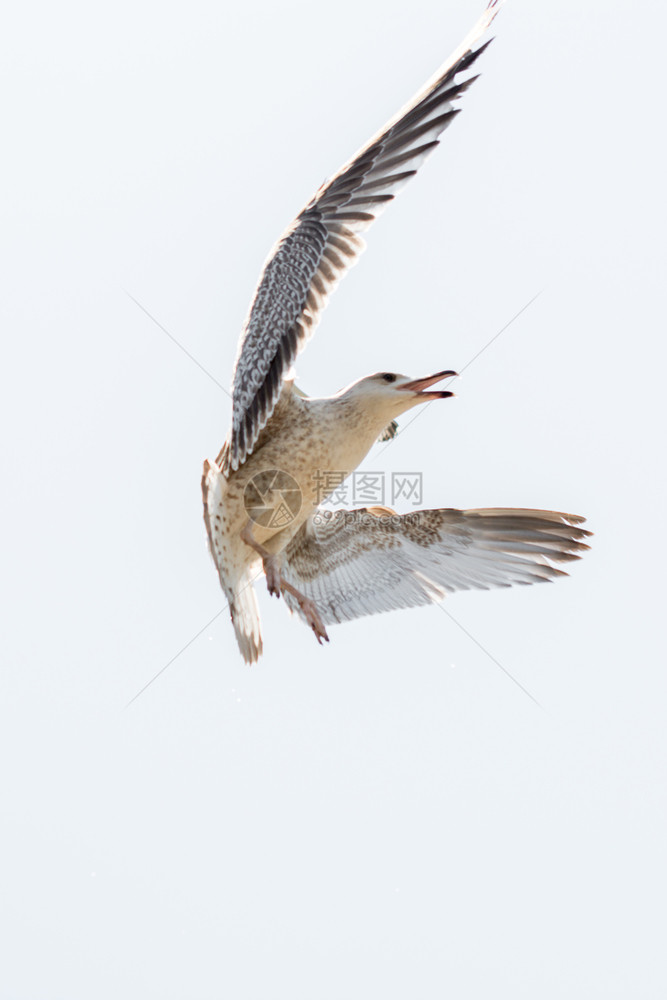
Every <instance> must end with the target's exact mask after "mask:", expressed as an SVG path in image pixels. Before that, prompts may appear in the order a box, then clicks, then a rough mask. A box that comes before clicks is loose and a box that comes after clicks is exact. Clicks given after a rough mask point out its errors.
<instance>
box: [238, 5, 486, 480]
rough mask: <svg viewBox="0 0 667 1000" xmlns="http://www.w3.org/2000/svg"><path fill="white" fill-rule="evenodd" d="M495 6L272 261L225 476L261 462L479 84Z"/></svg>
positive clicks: (242, 375)
mask: <svg viewBox="0 0 667 1000" xmlns="http://www.w3.org/2000/svg"><path fill="white" fill-rule="evenodd" d="M499 5H500V0H491V2H490V3H489V5H488V7H487V9H486V11H485V13H484V14H483V15H482V17H481V18H480V20H479V21H478V23H477V24H476V26H475V28H474V29H473V30H472V31H471V32H470V34H469V35H468V37H467V38H466V39H465V41H464V42H463V43H462V44H461V45H460V46H459V48H458V49H457V50H456V52H455V53H454V54H453V55H452V56H451V57H450V59H448V60H447V62H446V63H445V64H444V65H443V66H442V67H441V68H440V69H439V70H438V71H437V72H436V73H435V74H434V76H433V77H432V78H431V79H430V80H429V81H428V83H427V84H426V85H425V87H424V88H423V89H422V90H421V91H420V92H419V93H418V94H416V95H415V97H414V98H413V99H412V100H411V101H410V102H409V103H408V104H407V105H406V106H405V107H404V108H403V109H402V110H401V111H400V112H399V113H398V114H397V115H395V116H394V118H392V119H391V120H390V121H389V122H387V124H386V125H385V126H384V128H382V129H381V130H380V132H378V133H377V135H375V136H373V138H372V139H371V140H370V141H369V142H368V143H367V144H366V145H365V146H364V147H363V148H362V149H361V150H359V152H358V153H356V154H355V156H353V157H352V159H351V160H350V161H349V162H348V163H346V164H345V165H344V166H343V167H341V168H340V170H338V171H337V173H336V174H335V175H334V176H333V177H332V178H331V179H330V180H328V181H326V182H325V183H324V184H323V185H322V186H321V188H320V189H319V191H318V192H317V193H316V195H315V196H314V198H312V199H311V201H310V202H309V203H308V204H307V205H306V207H305V208H304V209H303V211H302V212H301V213H300V214H299V215H298V216H297V218H296V219H295V220H294V222H293V223H292V224H291V225H290V226H289V227H288V228H287V230H286V231H285V232H284V233H283V235H282V236H281V237H280V239H279V240H278V242H277V243H276V244H275V246H274V248H273V249H272V251H271V253H270V254H269V257H268V258H267V261H266V263H265V264H264V268H263V270H262V274H261V276H260V279H259V283H258V285H257V288H256V290H255V294H254V296H253V299H252V302H251V304H250V309H249V312H248V316H247V319H246V321H245V323H244V326H243V330H242V333H241V338H240V340H239V347H238V352H237V357H236V362H235V366H234V378H233V412H232V427H231V431H230V435H229V447H228V450H227V451H226V453H225V464H224V468H223V471H224V472H225V473H226V472H228V471H230V470H234V469H237V468H238V467H239V465H240V464H241V463H242V462H243V461H244V460H245V458H246V456H247V455H248V454H250V452H252V450H253V448H254V446H255V443H256V441H257V438H258V436H259V434H260V432H261V430H262V428H263V427H264V426H265V424H266V422H267V420H268V419H269V417H270V416H271V414H272V412H273V410H274V408H275V405H276V403H277V401H278V398H279V396H280V393H281V391H282V380H283V377H284V376H285V375H286V374H287V372H288V371H289V369H290V367H291V365H292V364H293V362H294V360H295V358H296V356H297V354H299V352H300V351H301V350H302V349H303V347H304V346H305V344H306V343H307V341H308V340H309V338H310V337H311V336H312V334H313V332H314V330H315V327H316V326H317V324H318V322H319V319H320V316H321V314H322V311H323V309H324V307H325V305H326V303H327V299H328V297H329V295H330V294H331V292H332V291H333V290H334V288H335V287H336V285H337V284H338V282H339V281H340V279H341V278H342V277H343V276H344V274H345V273H346V272H347V270H348V269H349V268H350V267H351V266H352V265H353V264H354V263H355V262H356V260H357V259H358V257H359V254H360V253H361V252H362V250H363V249H364V247H365V243H364V241H363V239H362V238H361V237H360V235H359V234H360V233H362V232H364V231H365V230H366V229H368V227H369V226H370V225H371V224H372V223H373V222H374V221H375V219H376V218H377V217H378V216H379V215H380V213H381V212H382V211H383V210H384V209H385V208H386V206H387V204H388V203H389V202H390V201H392V200H393V199H394V197H395V195H396V194H397V193H398V191H399V190H400V189H401V188H402V187H403V186H404V185H405V184H406V183H407V181H408V180H410V178H411V177H413V176H414V175H415V173H416V172H417V170H418V168H419V167H420V166H421V164H422V163H423V162H424V161H425V160H426V159H427V157H428V156H430V154H431V153H432V152H433V151H434V149H435V148H436V147H437V146H438V143H439V139H438V137H439V136H440V134H441V133H442V132H443V131H444V129H446V128H447V127H448V125H450V124H451V122H452V121H453V120H454V118H455V117H456V115H457V114H458V113H459V111H458V109H455V108H454V106H453V102H455V101H456V100H457V99H458V98H459V97H461V95H462V94H463V93H464V92H465V91H466V90H467V89H468V87H469V86H470V85H471V83H473V82H474V80H475V79H477V78H476V77H472V78H468V79H466V80H463V81H461V80H459V79H458V77H459V76H460V74H461V73H464V72H465V71H466V70H468V69H469V68H470V67H471V66H472V64H473V63H474V62H475V60H476V59H477V58H478V57H479V55H480V54H481V53H482V52H483V51H484V49H485V48H486V45H488V44H489V43H488V42H487V43H486V44H485V45H482V46H480V47H479V48H477V49H474V50H473V49H472V46H473V44H474V43H475V42H476V41H477V39H478V38H479V37H480V36H481V35H482V34H483V33H484V32H485V31H486V29H487V28H488V26H489V25H490V24H491V21H492V20H493V18H494V17H495V15H496V13H497V10H498V7H499Z"/></svg>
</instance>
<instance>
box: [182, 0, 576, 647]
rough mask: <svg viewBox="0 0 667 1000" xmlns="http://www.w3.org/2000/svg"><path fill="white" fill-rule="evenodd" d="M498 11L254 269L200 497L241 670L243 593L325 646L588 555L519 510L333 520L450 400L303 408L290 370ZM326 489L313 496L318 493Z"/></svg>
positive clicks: (373, 400) (568, 521) (390, 385)
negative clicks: (422, 420) (363, 479)
mask: <svg viewBox="0 0 667 1000" xmlns="http://www.w3.org/2000/svg"><path fill="white" fill-rule="evenodd" d="M501 3H502V0H491V2H490V3H489V4H488V6H487V8H486V10H485V11H484V14H483V15H482V17H481V18H480V20H479V21H478V22H477V24H476V25H475V27H474V28H473V29H472V31H471V32H470V33H469V35H468V36H467V37H466V38H465V40H464V41H463V42H462V44H461V45H460V46H459V48H458V49H457V50H456V51H455V52H454V54H453V55H452V56H451V57H450V58H449V59H448V60H447V61H446V62H445V63H444V64H443V66H441V67H440V69H438V70H437V72H436V73H435V74H434V76H433V77H431V79H430V80H429V81H428V82H427V83H426V85H425V86H424V87H423V88H422V90H421V91H420V92H419V93H418V94H417V95H416V96H415V97H414V98H413V99H412V100H411V101H410V102H409V103H408V104H407V105H406V106H405V107H404V108H403V109H402V110H401V111H399V113H398V114H397V115H395V116H394V117H393V118H392V119H391V120H390V121H389V122H388V123H387V124H386V125H385V126H384V128H382V129H381V130H380V132H378V133H377V134H376V135H375V136H373V138H372V139H371V140H370V141H369V142H368V143H367V144H366V145H365V146H364V147H363V148H362V149H361V150H360V151H359V152H358V153H357V154H356V155H355V156H353V157H352V159H351V160H349V161H348V162H347V163H346V164H344V166H343V167H341V169H340V170H339V171H338V172H337V173H336V174H335V175H334V176H333V177H332V178H331V179H330V180H327V181H326V182H325V183H324V184H323V185H322V186H321V187H320V189H319V190H318V191H317V193H316V194H315V196H314V197H313V198H312V200H311V201H310V202H308V204H307V205H306V207H305V208H304V209H303V211H302V212H300V213H299V215H298V216H297V217H296V219H295V220H294V222H293V223H292V224H291V225H290V226H289V227H288V228H287V230H286V231H285V232H284V233H283V235H282V236H281V237H280V239H279V240H278V242H277V243H276V244H275V246H274V247H273V249H272V251H271V253H270V254H269V257H268V258H267V260H266V263H265V264H264V268H263V270H262V273H261V276H260V279H259V283H258V285H257V288H256V290H255V293H254V296H253V299H252V302H251V304H250V309H249V312H248V316H247V318H246V321H245V324H244V326H243V330H242V333H241V337H240V340H239V346H238V351H237V356H236V361H235V365H234V375H233V394H232V400H233V402H232V424H231V428H230V430H229V433H228V435H227V437H226V439H225V442H224V444H223V446H222V449H221V451H220V453H219V454H218V456H217V458H216V459H215V461H212V460H207V461H206V462H205V463H204V473H203V478H202V492H203V500H204V521H205V524H206V530H207V534H208V541H209V548H210V551H211V554H212V556H213V560H214V562H215V565H216V567H217V570H218V575H219V578H220V584H221V586H222V589H223V591H224V593H225V596H226V598H227V601H228V603H229V609H230V613H231V619H232V623H233V626H234V630H235V633H236V639H237V642H238V645H239V649H240V651H241V654H242V656H243V658H244V660H245V661H246V662H247V663H254V662H255V661H256V660H257V659H258V658H259V656H260V655H261V653H262V650H263V640H262V634H261V623H260V616H259V608H258V604H257V598H256V595H255V591H254V589H253V582H254V580H255V579H256V578H257V577H258V576H259V575H260V574H261V572H262V570H263V572H264V575H265V577H266V583H267V587H268V591H269V593H270V594H272V595H275V596H276V597H280V596H281V595H282V596H283V597H284V600H285V603H286V605H287V607H288V608H289V610H290V611H291V612H293V613H295V614H297V615H298V616H299V617H300V618H301V619H302V620H303V621H304V622H305V623H306V624H307V625H308V626H309V627H310V628H311V629H312V630H313V632H314V634H315V637H316V638H317V640H318V642H320V643H321V642H322V641H327V642H328V641H329V637H328V633H327V625H331V624H334V623H338V622H344V621H349V620H351V619H355V618H359V617H361V616H364V615H372V614H377V613H379V612H383V611H389V610H392V609H396V608H409V607H416V606H418V605H424V604H430V603H434V602H439V601H441V600H443V598H445V597H446V595H448V594H450V593H453V592H455V591H459V590H468V589H471V588H478V589H488V588H491V587H507V586H512V585H514V584H532V583H537V582H541V581H547V580H553V579H554V578H555V577H557V576H561V575H565V574H564V573H563V570H561V569H560V568H558V566H557V565H554V564H562V563H567V562H569V561H571V560H573V559H578V558H579V557H580V555H581V553H582V551H583V550H584V549H586V548H588V546H587V545H586V543H585V542H584V538H586V537H587V536H588V535H589V534H590V532H588V531H587V530H586V529H584V528H582V527H581V524H582V523H583V522H584V518H582V517H579V516H577V515H572V514H563V513H559V512H556V511H544V510H521V509H506V508H494V509H479V510H454V509H440V510H418V511H412V512H410V513H407V514H397V513H396V512H395V511H393V510H392V509H391V508H389V507H384V506H371V507H364V508H360V509H357V510H336V511H332V510H330V509H326V508H324V507H323V503H324V501H326V500H327V498H328V497H330V496H331V493H332V491H333V487H332V486H331V485H330V484H329V485H327V482H326V476H323V474H324V473H326V472H327V471H328V470H341V474H340V477H339V479H338V482H337V485H338V484H339V483H340V481H341V477H342V478H344V477H346V476H348V475H350V474H351V473H352V472H353V471H354V470H355V469H356V468H358V466H359V465H360V463H361V462H362V461H363V459H364V458H365V456H366V455H367V454H368V452H369V451H370V449H371V448H372V446H373V444H374V443H375V442H376V441H377V440H378V439H380V440H388V439H390V438H391V437H393V436H394V434H395V433H396V427H397V424H396V421H397V418H398V417H400V416H401V415H402V414H404V413H406V412H407V411H408V410H411V409H412V408H414V407H416V406H421V405H423V404H424V403H426V402H430V401H432V400H435V399H446V398H448V397H451V396H452V395H453V393H452V392H451V391H449V390H448V389H446V388H436V387H437V386H438V385H440V384H441V383H442V382H443V380H445V379H449V378H452V377H454V376H455V375H456V372H454V371H452V370H449V369H447V370H443V371H439V372H436V373H435V374H432V375H429V376H427V377H423V378H416V379H415V378H412V377H410V376H406V375H401V374H398V373H396V372H377V373H375V374H373V375H368V376H366V377H365V378H361V379H358V380H357V381H355V382H352V384H351V385H349V386H347V387H346V388H344V389H342V390H341V391H340V392H338V393H336V394H335V395H333V396H328V397H324V398H314V397H309V396H306V395H305V393H303V392H301V391H300V390H299V389H298V388H297V387H296V386H295V383H294V371H293V363H294V360H295V358H296V357H297V355H298V354H299V352H300V351H301V350H302V349H303V347H304V346H305V344H306V342H307V341H308V340H309V339H310V337H311V336H312V334H313V332H314V330H315V327H316V326H317V323H318V321H319V319H320V317H321V314H322V311H323V309H324V307H325V306H326V303H327V300H328V298H329V296H330V295H331V293H332V292H333V290H334V289H335V288H336V286H337V284H338V282H339V281H340V279H341V278H342V277H343V275H344V274H345V273H346V272H347V270H348V269H349V268H350V267H351V266H352V265H353V264H354V263H355V262H356V260H357V259H358V257H359V255H360V253H361V252H362V250H363V249H364V246H365V244H364V241H363V239H362V236H361V233H363V232H364V231H365V230H367V229H368V228H369V226H370V225H371V224H372V222H373V221H374V220H375V219H376V218H377V217H378V215H380V213H381V212H382V211H383V210H384V209H385V208H386V206H387V205H388V204H389V202H391V201H392V200H393V199H394V197H395V195H396V194H397V192H398V191H399V190H400V189H401V188H402V187H403V186H404V185H405V184H406V183H407V182H408V181H409V180H410V178H411V177H413V176H414V175H415V174H416V172H417V170H418V169H419V167H420V166H421V164H422V163H423V162H424V161H425V160H426V159H427V158H428V157H429V156H430V155H431V153H432V152H433V151H434V150H435V148H436V147H437V146H438V144H439V137H440V135H441V133H442V132H443V131H444V130H445V129H446V128H447V127H448V126H449V125H451V123H452V122H453V121H454V119H455V117H456V116H457V115H458V114H459V108H458V107H456V106H455V105H456V102H458V100H459V99H460V98H461V96H462V95H463V94H464V92H465V91H466V90H467V89H468V88H469V87H470V86H471V84H472V83H473V82H474V81H475V80H476V79H477V77H476V76H470V75H469V74H468V72H467V71H468V70H469V69H470V68H471V67H472V66H473V64H474V63H475V62H476V61H477V59H478V58H479V57H480V55H481V54H482V53H483V52H484V50H485V49H486V47H487V46H488V45H489V44H490V40H489V41H486V42H484V43H482V44H479V45H478V44H477V43H478V42H479V40H480V39H481V37H482V36H483V35H484V33H485V32H486V31H487V29H488V27H489V25H490V24H491V22H492V21H493V19H494V17H495V16H496V14H497V12H498V9H499V7H500V4H501ZM323 478H324V486H323Z"/></svg>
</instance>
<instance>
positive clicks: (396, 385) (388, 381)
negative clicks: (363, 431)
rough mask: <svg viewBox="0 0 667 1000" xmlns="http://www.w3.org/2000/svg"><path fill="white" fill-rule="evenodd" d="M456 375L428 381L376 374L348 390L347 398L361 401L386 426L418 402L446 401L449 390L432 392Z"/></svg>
mask: <svg viewBox="0 0 667 1000" xmlns="http://www.w3.org/2000/svg"><path fill="white" fill-rule="evenodd" d="M456 374H457V373H456V372H453V371H444V372H437V373H436V374H435V375H429V376H428V377H427V378H415V379H413V378H409V377H408V376H407V375H398V374H396V373H395V372H377V373H376V374H375V375H367V376H366V378H362V379H359V381H358V382H354V383H353V384H352V385H351V386H350V387H349V388H348V389H346V390H345V396H346V397H347V398H348V399H351V400H353V401H354V402H358V404H359V405H360V406H363V408H364V409H365V410H366V411H367V412H369V411H370V412H372V413H373V415H374V416H377V417H378V418H380V419H381V420H385V421H386V422H387V423H389V421H391V420H393V419H394V418H395V417H398V416H400V415H401V413H405V411H406V410H410V409H412V407H413V406H417V405H418V404H419V403H428V402H430V401H431V400H433V399H447V398H448V397H449V396H453V395H454V393H453V392H449V391H448V390H447V389H436V390H433V391H429V390H430V387H431V386H432V385H435V384H436V383H437V382H441V381H442V380H443V379H446V378H454V377H455V376H456Z"/></svg>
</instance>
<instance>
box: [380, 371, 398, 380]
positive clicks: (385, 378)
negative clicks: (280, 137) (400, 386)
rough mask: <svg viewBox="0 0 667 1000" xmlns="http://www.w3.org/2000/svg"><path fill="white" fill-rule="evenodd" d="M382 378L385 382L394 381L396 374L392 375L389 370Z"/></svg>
mask: <svg viewBox="0 0 667 1000" xmlns="http://www.w3.org/2000/svg"><path fill="white" fill-rule="evenodd" d="M382 378H383V379H384V381H385V382H395V381H396V376H395V375H392V374H391V372H385V374H384V375H383V376H382Z"/></svg>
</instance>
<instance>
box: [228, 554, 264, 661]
mask: <svg viewBox="0 0 667 1000" xmlns="http://www.w3.org/2000/svg"><path fill="white" fill-rule="evenodd" d="M229 610H230V611H231V615H232V624H233V625H234V632H235V633H236V641H237V642H238V644H239V649H240V650H241V655H242V656H243V659H244V660H245V661H246V663H256V662H257V660H258V659H259V658H260V656H261V655H262V649H263V643H262V628H261V622H260V618H259V606H258V604H257V597H256V595H255V590H254V587H253V585H252V576H251V575H250V573H246V574H245V576H244V577H242V578H241V580H240V581H239V584H238V586H237V587H236V589H235V590H234V593H233V597H232V599H231V600H230V602H229Z"/></svg>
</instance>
